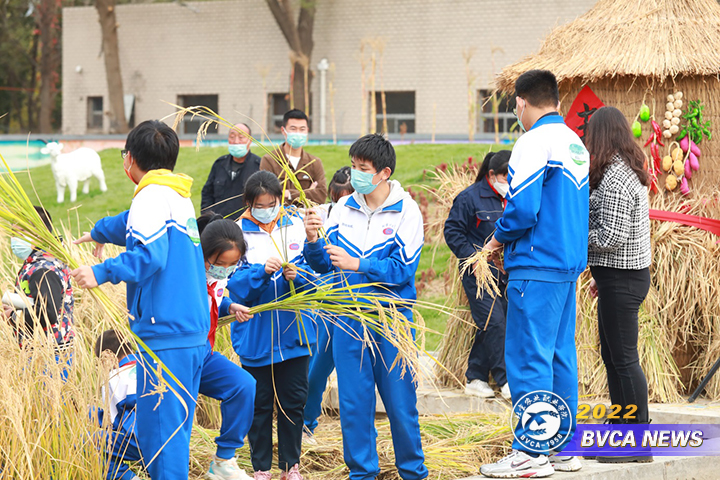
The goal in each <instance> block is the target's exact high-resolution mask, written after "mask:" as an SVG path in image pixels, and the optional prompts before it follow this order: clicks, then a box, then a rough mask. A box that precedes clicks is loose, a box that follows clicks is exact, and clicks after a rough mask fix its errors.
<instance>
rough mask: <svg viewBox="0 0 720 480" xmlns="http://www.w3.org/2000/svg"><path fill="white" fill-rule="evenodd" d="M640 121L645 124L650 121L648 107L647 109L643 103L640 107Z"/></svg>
mask: <svg viewBox="0 0 720 480" xmlns="http://www.w3.org/2000/svg"><path fill="white" fill-rule="evenodd" d="M640 120H642V121H643V122H647V121H648V120H650V107H648V106H647V105H646V104H645V103H643V104H642V106H641V107H640ZM635 136H636V137H639V136H640V135H635Z"/></svg>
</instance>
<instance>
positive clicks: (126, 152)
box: [120, 150, 130, 160]
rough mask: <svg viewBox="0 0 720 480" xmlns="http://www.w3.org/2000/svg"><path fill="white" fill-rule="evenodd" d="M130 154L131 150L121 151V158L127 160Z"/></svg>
mask: <svg viewBox="0 0 720 480" xmlns="http://www.w3.org/2000/svg"><path fill="white" fill-rule="evenodd" d="M128 153H130V150H120V156H121V157H122V159H123V160H125V157H127V156H128Z"/></svg>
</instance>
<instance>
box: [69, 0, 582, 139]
mask: <svg viewBox="0 0 720 480" xmlns="http://www.w3.org/2000/svg"><path fill="white" fill-rule="evenodd" d="M593 3H594V0H574V1H572V0H545V1H543V2H530V1H521V0H505V1H497V0H495V1H491V0H365V1H363V2H351V1H349V0H318V8H317V16H316V20H315V32H314V41H315V49H314V51H313V58H312V67H313V71H316V65H317V63H318V62H319V61H320V59H321V58H323V57H326V58H327V59H328V61H330V62H331V63H333V64H334V65H335V88H336V94H335V110H336V119H337V128H338V133H339V134H351V135H352V134H357V133H359V132H360V105H361V93H360V83H361V82H360V62H359V55H360V52H359V48H360V43H361V41H362V40H363V39H370V38H377V37H382V38H383V39H384V40H385V55H384V84H385V90H386V91H396V90H414V91H415V92H416V94H415V99H416V107H415V114H416V130H417V132H418V133H426V134H427V133H430V132H431V130H432V123H433V111H435V122H436V133H438V134H463V133H465V132H466V131H467V83H466V76H465V66H464V61H463V56H462V52H463V49H466V48H469V47H476V53H475V56H474V57H473V61H472V69H473V71H474V72H475V73H476V75H477V86H476V89H479V88H485V87H487V86H489V85H490V84H491V77H492V71H491V70H492V69H491V55H490V52H491V48H492V47H493V46H494V47H499V48H501V49H502V51H501V52H497V53H496V54H495V64H496V65H495V70H496V72H497V71H499V70H500V69H501V68H502V67H503V66H504V65H506V64H508V63H512V62H514V61H516V60H518V59H520V58H522V57H523V56H525V55H527V54H529V53H532V52H533V51H535V50H537V48H538V47H539V45H540V42H541V40H542V38H543V37H544V36H545V35H546V34H547V33H548V32H549V31H550V30H551V29H552V28H553V27H554V26H556V25H558V24H561V23H565V22H567V21H569V20H571V19H573V18H575V17H576V16H578V15H581V14H583V13H585V12H586V11H587V10H588V9H589V8H590V7H591V6H592V4H593ZM186 5H187V6H181V5H179V4H176V3H162V4H135V5H121V6H118V7H117V19H118V24H119V28H118V35H119V42H120V58H121V69H122V75H123V85H124V90H125V93H126V94H133V95H135V96H136V105H135V118H136V120H137V121H142V120H145V119H148V118H160V117H163V116H165V115H167V114H170V113H172V111H173V108H172V107H170V106H169V105H166V104H164V103H162V101H167V102H173V103H174V102H177V100H178V95H192V94H217V95H218V96H219V98H218V100H219V113H220V114H221V115H223V116H225V117H226V118H228V119H231V120H233V121H243V117H242V115H241V114H240V113H236V112H242V114H245V115H248V116H250V117H252V118H254V119H255V120H257V121H258V122H261V121H262V117H263V104H264V101H265V97H264V95H263V90H262V77H261V75H260V73H259V70H261V69H262V68H263V67H265V68H268V67H269V69H270V70H269V75H268V76H267V92H269V93H272V92H286V91H287V90H288V81H289V72H290V61H289V57H288V48H287V46H286V43H285V40H284V38H283V37H282V34H281V33H280V30H279V28H278V27H277V25H276V23H275V21H274V19H273V17H272V15H271V14H270V11H269V10H268V8H267V5H266V3H265V2H264V1H261V0H229V1H221V2H220V1H218V2H197V3H196V2H189V3H187V4H186ZM100 48H101V43H100V26H99V23H98V21H97V12H96V10H95V8H94V7H70V8H65V9H64V10H63V72H62V75H63V133H65V134H82V133H86V131H87V97H90V96H103V97H104V102H103V105H104V108H105V109H106V110H107V109H108V105H109V103H108V98H107V86H106V79H105V66H104V60H103V58H102V56H100V55H99V53H100ZM78 66H80V67H82V71H81V72H80V73H78V72H76V67H78ZM319 88H320V81H319V75H316V76H315V79H314V81H313V83H312V91H313V94H312V99H313V103H314V104H313V111H314V114H315V119H316V121H315V130H316V131H317V130H318V129H319V112H320V108H319V102H320V93H319ZM378 89H379V78H378ZM263 126H265V125H263ZM107 127H108V122H107V118H105V121H104V130H107ZM330 129H331V126H330V119H329V105H328V119H327V132H328V133H330Z"/></svg>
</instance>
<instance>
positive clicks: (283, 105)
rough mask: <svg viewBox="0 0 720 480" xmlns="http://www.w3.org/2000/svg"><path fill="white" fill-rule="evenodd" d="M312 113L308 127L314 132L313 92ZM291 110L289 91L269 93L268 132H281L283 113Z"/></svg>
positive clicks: (309, 116)
mask: <svg viewBox="0 0 720 480" xmlns="http://www.w3.org/2000/svg"><path fill="white" fill-rule="evenodd" d="M310 106H311V109H310V115H308V128H309V129H310V131H311V132H312V94H311V95H310ZM288 110H290V94H289V93H270V94H268V132H270V133H281V128H282V121H283V115H285V113H286V112H287V111H288Z"/></svg>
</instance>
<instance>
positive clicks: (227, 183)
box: [200, 123, 260, 220]
mask: <svg viewBox="0 0 720 480" xmlns="http://www.w3.org/2000/svg"><path fill="white" fill-rule="evenodd" d="M250 135H251V133H250V127H248V126H247V125H245V124H244V123H238V124H237V125H235V126H234V127H233V128H232V129H231V130H230V133H229V134H228V151H229V153H228V154H227V155H223V156H222V157H220V158H218V159H217V160H215V163H214V164H213V166H212V169H211V170H210V175H208V179H207V182H205V186H204V187H203V189H202V202H201V204H200V208H201V210H202V211H203V212H206V211H208V210H212V211H213V212H215V213H219V214H220V215H222V216H224V217H228V218H230V219H232V220H235V219H237V218H238V217H239V216H240V214H241V213H242V211H243V210H244V209H245V196H244V195H243V191H244V189H245V181H246V180H247V179H248V178H249V177H250V175H252V174H253V173H255V172H257V171H258V170H260V157H258V156H257V155H255V154H254V153H252V152H250V145H251V144H252V140H251V139H250Z"/></svg>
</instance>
